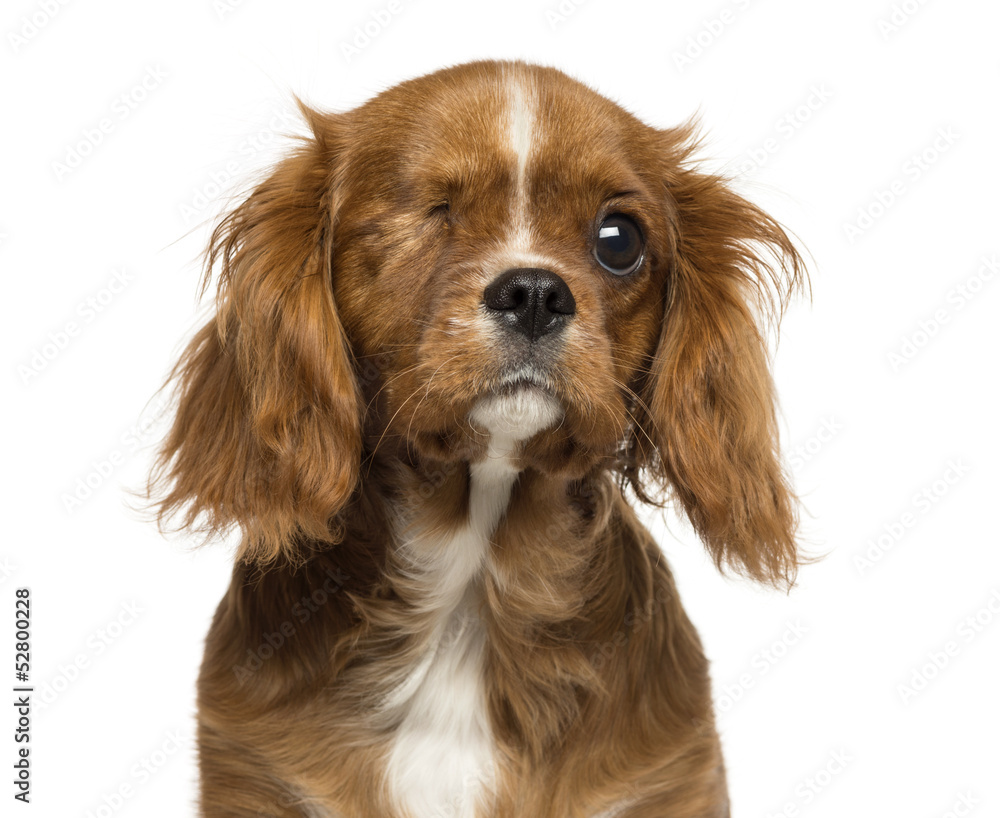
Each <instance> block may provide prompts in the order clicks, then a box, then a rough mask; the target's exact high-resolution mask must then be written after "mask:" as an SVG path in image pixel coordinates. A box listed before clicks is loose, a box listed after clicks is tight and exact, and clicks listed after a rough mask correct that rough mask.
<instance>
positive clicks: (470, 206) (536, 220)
mask: <svg viewBox="0 0 1000 818" xmlns="http://www.w3.org/2000/svg"><path fill="white" fill-rule="evenodd" d="M328 125H329V127H331V128H333V129H340V130H341V132H342V133H344V134H345V138H346V139H347V147H346V151H345V155H344V156H343V157H342V161H343V169H342V171H341V179H342V184H343V187H342V188H341V189H340V190H339V191H338V199H339V201H338V202H337V218H336V222H335V228H334V230H335V235H334V256H333V270H334V275H333V291H334V300H335V301H336V304H337V309H338V311H339V314H340V317H341V320H342V322H343V324H344V327H345V329H346V331H347V335H348V337H349V339H350V342H351V345H352V347H353V348H354V350H355V353H356V354H357V355H358V356H360V357H362V358H363V359H366V358H368V357H376V356H378V359H379V361H380V362H381V363H382V364H383V366H382V367H380V369H382V370H384V371H383V373H382V374H383V375H384V377H383V378H380V379H379V381H380V382H379V383H378V385H377V389H379V390H381V391H380V393H379V401H378V402H379V413H380V415H384V416H385V418H386V419H387V420H388V419H390V418H391V419H392V422H391V425H390V429H389V433H390V434H394V435H401V436H404V437H405V438H406V440H407V442H408V443H410V444H411V445H414V446H416V447H417V448H418V449H420V450H421V451H423V452H425V453H427V454H430V455H432V456H435V457H464V458H468V457H470V456H471V457H475V456H476V455H475V448H476V446H477V444H478V443H481V441H482V439H483V435H482V433H481V431H480V432H479V434H477V428H476V425H475V423H474V421H472V420H470V413H471V412H472V410H473V408H474V406H475V405H476V404H477V402H479V401H480V400H481V399H483V398H484V397H488V396H491V395H496V394H497V393H500V394H503V395H507V396H510V397H511V398H512V400H514V402H519V403H522V404H524V405H526V406H527V405H529V404H530V403H531V401H532V400H538V399H539V393H544V394H547V395H549V396H552V397H554V398H555V400H556V402H557V403H558V407H559V410H560V413H561V415H562V416H561V418H560V420H561V423H558V424H557V425H556V426H555V427H553V428H552V429H550V430H547V431H545V432H542V433H541V434H540V435H539V436H538V437H537V438H536V439H535V440H534V441H532V442H531V443H530V444H529V445H528V446H526V447H525V452H524V458H525V460H526V461H527V462H528V463H530V464H533V465H536V466H537V467H539V468H543V469H545V468H559V469H569V470H571V471H577V472H579V471H581V470H582V469H585V468H589V467H590V466H592V465H593V462H594V459H595V458H596V457H604V458H610V457H612V456H613V455H614V454H615V453H616V450H617V447H618V445H619V443H621V442H622V441H624V440H625V439H626V437H627V430H628V429H629V427H630V423H631V420H630V416H629V408H630V404H633V403H634V396H632V395H631V393H630V392H629V389H631V388H632V387H634V386H635V385H636V384H637V378H638V376H639V375H640V373H641V372H642V370H643V367H648V365H649V362H650V360H651V356H652V353H653V351H654V347H655V344H656V341H657V339H658V337H659V334H660V327H661V325H662V319H663V313H664V305H665V298H666V295H667V286H668V280H669V271H670V266H671V262H672V259H673V258H674V255H675V236H674V227H673V225H674V223H676V219H677V214H676V213H675V212H673V211H674V207H675V206H674V204H673V203H672V202H670V199H669V194H668V193H667V190H666V179H665V173H666V168H665V166H664V160H665V159H666V157H665V156H663V155H662V139H661V138H660V137H659V135H658V134H657V133H656V132H655V131H654V130H653V129H651V128H648V127H647V126H645V125H643V124H642V123H640V122H639V121H637V120H636V119H635V118H633V117H632V116H630V115H629V114H627V113H626V112H624V111H623V110H621V109H620V108H618V107H617V106H615V105H613V104H611V103H610V102H608V101H607V100H605V99H603V98H602V97H600V96H598V95H597V94H595V93H594V92H592V91H590V90H588V89H586V88H584V87H582V86H581V85H579V84H577V83H575V82H573V81H571V80H569V79H568V78H567V77H565V76H564V75H562V74H560V73H558V72H555V71H543V70H528V69H526V68H525V67H523V66H516V65H514V66H501V67H498V68H492V69H489V70H486V69H484V67H483V66H472V67H468V68H465V69H461V70H458V71H452V72H448V73H445V74H443V75H435V76H433V77H430V78H423V79H421V80H417V81H415V82H411V83H407V84H404V85H401V86H397V87H396V88H394V89H392V90H390V91H388V92H387V93H385V94H384V95H382V96H381V97H379V98H377V99H375V100H374V101H372V102H371V103H369V104H368V105H366V106H364V107H362V108H360V109H359V110H357V111H354V112H352V113H351V114H349V115H347V116H346V117H343V118H340V119H334V120H332V121H329V122H328ZM348 134H349V135H348ZM362 134H367V135H368V138H360V135H362ZM519 398H521V399H522V400H518V399H519ZM632 408H633V409H634V406H633V407H632Z"/></svg>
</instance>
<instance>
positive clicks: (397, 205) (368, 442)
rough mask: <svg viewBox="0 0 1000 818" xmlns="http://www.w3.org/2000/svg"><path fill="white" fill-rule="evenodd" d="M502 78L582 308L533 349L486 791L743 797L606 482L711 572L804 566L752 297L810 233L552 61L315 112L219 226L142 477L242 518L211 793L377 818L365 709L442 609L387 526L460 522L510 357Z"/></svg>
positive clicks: (204, 694)
mask: <svg viewBox="0 0 1000 818" xmlns="http://www.w3.org/2000/svg"><path fill="white" fill-rule="evenodd" d="M510 77H516V78H519V79H520V81H522V82H525V83H529V84H530V87H531V88H532V89H533V92H534V93H535V95H536V98H535V102H536V107H535V110H536V111H537V112H538V117H539V120H538V121H537V122H536V126H537V144H536V145H535V147H534V153H533V154H532V156H531V164H530V168H529V173H530V179H529V182H530V184H529V189H528V199H529V202H530V212H531V214H532V217H533V219H535V221H534V224H535V227H536V236H537V237H538V238H537V239H536V241H537V242H538V248H537V249H541V250H543V251H544V253H545V254H546V255H547V257H548V258H551V259H553V260H555V263H557V264H558V265H559V271H560V274H561V275H562V276H563V278H564V279H565V280H566V282H567V283H568V285H569V286H570V288H571V290H572V292H573V294H574V296H575V299H576V302H577V315H576V316H574V319H573V330H572V332H567V333H566V337H565V342H564V344H563V346H562V348H561V351H560V357H559V366H558V367H553V370H552V372H551V373H550V374H551V376H552V380H553V382H554V388H555V390H556V393H557V394H558V396H559V398H560V402H561V403H562V405H563V407H564V409H565V418H564V419H563V421H562V423H561V424H559V426H558V427H557V428H555V429H552V430H548V431H545V432H542V433H540V434H539V435H537V436H536V437H535V438H534V439H532V440H531V441H529V442H528V443H527V444H526V445H525V446H524V448H523V451H522V453H521V455H520V457H521V463H522V466H523V468H524V470H523V472H522V473H521V476H520V479H519V480H518V482H517V483H516V484H515V487H514V491H513V495H512V497H511V500H510V505H509V507H508V509H507V513H506V515H505V517H504V518H503V519H502V521H501V523H500V525H499V528H498V529H497V531H496V532H495V534H494V536H493V537H492V538H491V543H492V548H491V551H490V557H489V559H490V569H489V571H487V572H485V573H484V575H483V576H482V577H481V578H480V579H479V580H478V585H477V593H478V594H479V597H478V598H479V599H480V600H481V602H480V607H479V615H480V617H481V619H482V621H483V623H484V626H485V628H486V633H487V647H486V654H485V663H486V683H487V700H488V706H489V716H490V722H491V725H492V728H493V734H494V738H495V741H496V745H497V753H498V760H499V766H500V778H499V780H498V781H497V782H496V784H495V787H494V790H495V793H496V797H495V800H494V802H493V804H492V808H491V811H489V812H488V813H485V812H484V813H483V816H484V818H485V816H486V815H487V814H488V815H490V816H497V817H498V818H500V817H503V818H525V817H526V816H531V818H549V817H550V818H589V816H593V815H595V814H596V813H597V812H599V811H600V810H602V809H606V808H608V807H610V806H612V805H614V804H621V803H622V802H623V800H624V802H625V803H627V804H628V806H627V807H626V808H625V809H624V810H623V811H622V812H621V813H620V814H621V815H622V816H627V818H641V817H643V816H664V815H670V816H672V818H685V817H687V816H690V817H691V818H694V816H701V817H703V818H707V817H708V816H713V817H715V816H718V817H721V816H725V815H728V802H727V798H726V790H725V780H724V779H725V776H724V772H723V766H722V758H721V754H720V750H719V742H718V738H717V736H716V733H715V730H714V726H713V715H712V709H711V696H710V684H709V679H708V673H707V662H706V660H705V658H704V655H703V653H702V649H701V646H700V643H699V640H698V637H697V634H696V633H695V630H694V629H693V627H692V625H691V623H690V622H689V621H688V619H687V617H686V616H685V614H684V611H683V609H682V607H681V605H680V601H679V600H678V597H677V593H676V588H675V585H674V582H673V579H672V577H671V575H670V572H669V570H668V569H667V567H666V565H665V563H664V560H663V558H662V554H661V552H660V550H659V548H658V547H657V545H656V543H655V542H654V541H653V540H652V538H651V537H650V535H649V534H648V533H647V532H646V531H645V529H644V528H643V527H642V526H641V525H640V523H639V522H638V520H637V518H636V516H635V514H634V512H633V511H632V510H631V508H629V506H628V505H627V504H626V502H625V500H624V499H623V493H622V488H623V487H624V486H625V485H626V484H628V485H631V487H632V488H633V489H634V490H635V492H636V493H637V494H638V495H639V496H640V497H641V498H643V499H646V500H648V501H650V502H658V501H659V500H660V498H663V497H664V496H665V495H666V494H670V495H672V496H673V497H674V498H676V500H677V502H678V503H679V504H680V507H681V508H682V509H683V510H684V511H685V513H686V514H687V515H688V517H689V518H690V520H691V522H692V524H693V525H694V528H695V530H696V531H697V533H698V534H699V535H700V537H701V538H702V539H703V540H704V542H705V544H706V546H707V548H708V549H709V551H710V553H711V555H712V556H713V558H714V559H715V561H716V563H717V564H718V565H719V566H720V567H726V566H728V567H731V568H733V569H735V570H736V571H738V572H741V573H744V574H746V575H748V576H750V577H752V578H754V579H756V580H760V581H764V582H770V583H775V584H781V585H789V584H790V583H791V582H792V580H793V578H794V572H795V567H796V564H797V559H796V550H795V541H794V533H795V523H796V520H795V500H794V497H793V496H792V494H791V492H790V490H789V487H788V484H787V482H786V480H785V478H784V476H783V474H782V470H781V467H780V463H779V461H778V456H777V450H776V446H777V433H776V429H775V414H774V413H775V410H774V395H773V386H772V383H771V378H770V374H769V371H768V366H767V354H766V349H765V344H764V340H763V335H762V331H761V329H759V327H758V324H757V317H756V313H757V312H759V311H761V310H760V308H761V307H767V306H768V305H770V304H771V303H772V302H774V304H775V305H776V306H777V307H778V308H779V309H780V307H781V306H783V304H784V300H785V299H786V298H787V296H788V295H789V293H790V292H791V291H792V290H793V289H794V288H795V287H796V286H797V285H798V284H799V283H800V282H801V280H802V269H801V262H800V259H799V256H798V255H797V253H796V251H795V249H794V247H793V245H792V244H791V242H790V241H789V239H788V237H787V236H786V235H785V233H784V232H783V231H782V229H781V228H780V227H779V226H778V225H777V224H776V223H775V222H774V221H773V220H772V219H770V218H769V217H768V216H767V215H766V214H764V213H762V212H761V211H760V210H759V209H758V208H756V207H755V206H754V205H752V204H750V203H749V202H747V201H745V200H744V199H742V198H740V197H739V196H738V195H737V194H735V193H734V192H732V190H731V189H730V188H729V187H727V185H726V184H725V182H724V180H723V179H721V178H718V177H716V176H712V175H708V174H705V173H703V172H701V171H699V170H698V169H697V167H696V166H695V165H694V164H693V161H692V151H693V149H694V143H693V139H692V132H691V128H690V127H682V128H677V129H669V130H663V131H658V130H655V129H653V128H650V127H648V126H646V125H643V124H642V123H640V122H639V121H638V120H636V119H635V118H634V117H632V116H631V115H629V114H628V113H626V112H624V111H622V110H621V109H620V108H618V107H617V106H615V105H614V104H612V103H611V102H609V101H607V100H605V99H603V98H602V97H599V96H598V95H596V94H594V93H593V92H592V91H590V90H588V89H586V88H585V87H583V86H582V85H580V84H578V83H576V82H574V81H573V80H571V79H569V78H568V77H566V76H565V75H563V74H561V73H559V72H557V71H554V70H552V69H547V68H540V67H537V66H529V65H525V64H522V63H507V64H501V63H474V64H470V65H465V66H459V67H457V68H453V69H448V70H445V71H441V72H438V73H437V74H433V75H430V76H429V77H425V78H421V79H419V80H413V81H410V82H408V83H404V84H402V85H400V86H397V87H396V88H393V89H391V90H390V91H388V92H386V93H384V94H382V95H380V96H378V97H376V98H375V99H373V100H372V101H370V102H369V103H367V104H365V105H363V106H361V107H360V108H358V109H356V110H354V111H351V112H348V113H345V114H338V115H329V114H321V113H318V112H315V111H312V110H309V109H304V113H305V116H306V118H307V120H308V123H309V125H310V128H311V131H312V135H311V136H310V137H308V138H306V139H305V140H304V141H303V143H302V144H301V146H300V147H299V148H298V150H297V151H296V152H295V153H294V154H292V155H291V156H289V157H288V158H287V159H286V160H284V161H283V162H282V163H281V164H280V165H279V166H278V167H277V168H276V169H275V170H274V171H273V173H272V175H271V176H270V177H269V178H268V179H266V180H265V181H264V182H262V183H261V184H260V185H259V186H258V187H257V188H256V189H255V190H254V191H253V192H252V193H251V194H250V195H249V197H248V198H247V200H246V201H245V202H244V203H243V204H242V205H240V206H239V207H238V208H237V209H236V210H235V211H233V212H232V213H231V214H230V215H229V216H228V217H227V218H226V219H225V220H223V221H222V223H221V224H220V225H219V227H218V229H217V230H216V231H215V234H214V236H213V239H212V244H211V248H210V250H209V254H208V269H209V270H211V269H212V267H213V266H218V267H219V268H220V276H219V283H218V312H217V315H216V316H215V317H214V318H213V319H212V320H211V321H210V322H209V323H208V324H207V325H206V326H205V327H204V328H203V329H202V330H201V331H200V332H199V333H198V335H197V336H196V338H195V339H194V340H193V341H192V343H191V345H190V346H189V347H188V349H187V351H186V352H185V354H184V356H183V357H182V359H181V361H180V362H179V363H178V365H177V369H176V371H175V380H176V386H177V390H178V395H179V404H178V412H177V419H176V421H175V424H174V426H173V429H172V431H171V433H170V435H169V437H168V438H167V440H166V443H165V445H164V448H163V451H162V456H161V459H160V461H159V463H158V466H157V470H156V472H155V473H154V477H153V482H152V484H151V488H152V490H153V491H154V492H156V491H159V493H160V494H159V497H160V500H159V510H160V512H161V515H162V517H163V519H167V518H169V517H171V516H174V517H177V518H178V519H179V521H180V524H181V525H186V526H190V527H195V528H199V527H200V528H203V529H204V530H206V531H208V532H210V533H212V532H219V531H224V530H226V529H228V528H230V527H233V526H238V527H239V528H240V529H241V530H242V532H243V545H242V548H241V550H240V553H239V555H238V560H237V564H236V567H235V570H234V575H233V581H232V585H231V587H230V589H229V592H228V594H227V595H226V597H225V598H224V599H223V601H222V603H221V605H220V606H219V609H218V612H217V614H216V617H215V621H214V622H213V625H212V629H211V632H210V634H209V637H208V642H207V646H206V653H205V662H204V665H203V668H202V674H201V679H200V681H199V725H200V734H199V740H200V754H201V768H202V810H203V813H204V814H205V815H207V816H250V815H274V816H305V815H314V814H330V815H342V816H349V817H350V818H375V816H379V817H380V818H384V817H386V816H395V815H396V813H395V812H394V811H393V809H392V807H391V805H390V804H389V803H388V801H387V797H386V792H385V788H384V785H383V781H382V778H381V774H382V769H383V766H384V762H385V757H386V753H387V748H388V744H389V742H390V741H391V737H392V735H393V730H394V728H395V726H396V725H394V724H393V723H392V722H391V720H388V721H387V720H386V719H385V718H383V717H380V716H379V715H378V714H377V713H376V711H375V709H374V708H373V703H374V702H375V701H376V700H377V699H378V697H379V696H380V695H383V694H385V692H386V691H387V689H388V686H389V681H390V680H392V679H395V678H398V677H399V675H400V674H402V673H405V670H406V668H407V667H408V666H409V665H410V664H411V663H412V662H413V661H414V660H415V658H416V657H417V656H419V654H420V652H421V650H422V649H423V648H424V647H425V646H426V639H427V630H426V623H425V622H424V618H425V617H424V614H422V613H421V612H420V610H418V609H419V603H420V599H419V598H418V596H419V593H420V586H419V583H415V582H413V581H412V580H411V579H409V578H408V576H407V575H406V573H405V572H404V570H403V566H402V565H401V563H400V562H399V558H398V556H397V549H398V546H399V542H400V538H401V536H403V534H401V532H400V531H398V530H397V528H396V527H395V524H394V521H395V520H397V519H399V518H400V516H402V517H404V518H406V517H409V518H414V517H416V518H419V520H420V521H421V525H422V526H423V528H424V529H425V530H427V529H432V530H435V531H440V532H441V533H442V534H444V533H447V532H448V531H450V530H452V529H453V528H454V527H455V526H457V525H461V524H462V523H463V522H464V520H465V518H466V515H467V507H468V481H469V477H468V474H469V466H468V464H469V463H470V462H475V461H476V460H478V459H480V458H482V457H483V452H484V440H483V436H482V435H481V433H479V432H478V431H477V430H476V429H475V427H474V426H472V425H471V423H470V421H469V420H468V413H469V411H470V409H471V408H472V406H473V405H474V404H475V401H476V400H477V399H478V398H479V397H481V396H482V395H484V394H488V393H489V392H491V391H492V390H494V389H495V388H496V385H497V383H498V379H499V378H500V376H501V374H502V372H503V367H504V365H505V364H506V363H508V358H509V355H510V354H512V353H510V352H509V351H508V350H507V349H505V348H504V346H503V344H502V343H501V342H500V341H498V340H497V339H496V338H495V337H493V336H490V335H489V334H485V335H484V334H483V333H481V332H477V331H476V326H477V325H476V324H475V323H474V320H473V317H474V316H475V315H476V314H477V311H478V310H479V305H480V302H481V300H482V293H483V287H484V286H485V284H487V283H489V280H490V279H491V277H492V276H493V275H496V274H498V273H499V272H502V270H503V263H504V261H503V259H498V258H496V255H497V253H498V250H497V241H498V239H499V237H501V236H502V235H503V233H504V230H505V229H506V226H507V222H508V220H509V217H510V202H511V200H512V196H513V189H514V186H515V184H516V180H515V170H514V166H513V162H514V160H513V158H512V157H511V156H510V155H509V153H507V152H506V148H505V145H504V143H503V141H502V140H503V138H502V136H501V134H500V133H498V128H497V122H498V121H500V119H501V118H502V116H503V111H504V109H505V105H506V102H505V97H504V90H503V89H504V79H505V78H510ZM609 202H610V203H611V204H609ZM602 208H603V210H602ZM610 208H613V209H614V210H619V211H622V212H627V213H629V214H630V215H632V216H633V218H635V219H636V220H637V221H639V222H640V224H641V225H642V226H643V232H644V235H645V238H646V243H647V247H646V252H647V260H646V262H645V263H644V264H643V266H642V268H640V270H639V271H637V272H636V273H634V274H633V275H632V276H631V277H630V278H629V279H628V280H624V279H615V278H613V277H611V276H609V275H607V274H604V273H602V272H601V271H600V269H599V268H596V265H595V263H594V261H593V258H592V256H591V255H590V245H589V241H590V240H591V239H590V236H591V231H592V230H593V224H594V220H595V218H596V217H597V216H598V214H599V212H611V211H610ZM539 227H542V228H544V229H542V230H539V229H538V228H539ZM456 316H458V317H459V318H462V319H463V320H465V319H468V321H469V322H471V323H469V324H467V325H465V328H464V329H463V330H462V331H456V330H455V329H454V324H453V323H450V322H451V321H453V319H455V318H456ZM307 600H308V602H306V601H307ZM278 635H280V636H281V638H280V639H279V638H278ZM310 810H313V811H310ZM316 810H319V812H318V813H317V812H315V811H316ZM322 810H325V811H326V812H322Z"/></svg>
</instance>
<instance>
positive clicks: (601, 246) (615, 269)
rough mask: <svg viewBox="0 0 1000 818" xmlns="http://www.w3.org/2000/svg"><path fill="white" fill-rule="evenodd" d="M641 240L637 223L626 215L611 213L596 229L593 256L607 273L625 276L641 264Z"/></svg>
mask: <svg viewBox="0 0 1000 818" xmlns="http://www.w3.org/2000/svg"><path fill="white" fill-rule="evenodd" d="M642 251H643V240H642V233H641V232H640V230H639V225H637V224H636V223H635V222H634V221H632V220H631V219H630V218H629V217H628V216H625V215H623V214H621V213H612V214H611V215H610V216H608V217H607V218H606V219H605V220H604V221H603V222H601V226H600V227H599V228H598V230H597V243H596V244H595V245H594V257H595V258H596V259H597V261H598V263H599V264H600V265H601V266H602V267H603V268H604V269H605V270H607V271H608V272H609V273H614V274H615V275H616V276H626V275H628V274H629V273H634V272H635V271H636V270H637V269H639V265H640V264H642Z"/></svg>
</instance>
